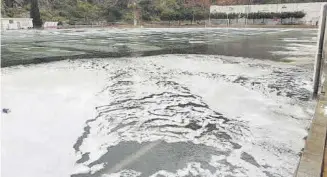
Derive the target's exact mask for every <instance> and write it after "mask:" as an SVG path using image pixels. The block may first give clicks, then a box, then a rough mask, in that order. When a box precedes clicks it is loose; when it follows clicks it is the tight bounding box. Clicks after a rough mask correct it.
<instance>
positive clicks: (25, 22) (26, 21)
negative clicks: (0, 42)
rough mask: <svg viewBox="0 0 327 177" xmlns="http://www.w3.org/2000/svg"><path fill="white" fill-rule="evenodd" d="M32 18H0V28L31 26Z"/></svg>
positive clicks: (12, 28) (13, 28) (15, 28)
mask: <svg viewBox="0 0 327 177" xmlns="http://www.w3.org/2000/svg"><path fill="white" fill-rule="evenodd" d="M32 20H33V19H32V18H1V30H18V29H28V28H33V21H32Z"/></svg>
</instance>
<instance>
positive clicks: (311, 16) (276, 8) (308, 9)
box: [210, 2, 325, 25]
mask: <svg viewBox="0 0 327 177" xmlns="http://www.w3.org/2000/svg"><path fill="white" fill-rule="evenodd" d="M323 4H325V3H324V2H315V3H291V4H261V5H232V6H216V5H213V6H211V7H210V13H217V12H219V13H251V12H295V11H303V12H304V13H306V15H305V17H303V18H302V21H303V22H304V23H306V24H312V25H315V24H316V22H317V21H319V17H320V10H321V6H322V5H323Z"/></svg>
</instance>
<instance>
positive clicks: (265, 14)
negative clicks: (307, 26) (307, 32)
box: [210, 11, 305, 19]
mask: <svg viewBox="0 0 327 177" xmlns="http://www.w3.org/2000/svg"><path fill="white" fill-rule="evenodd" d="M304 16H305V13H304V12H302V11H297V12H282V13H276V12H252V13H248V14H246V13H241V14H236V13H230V14H227V13H214V14H210V17H211V18H213V19H227V17H228V18H229V19H235V18H239V17H241V18H248V19H273V18H282V19H284V18H303V17H304Z"/></svg>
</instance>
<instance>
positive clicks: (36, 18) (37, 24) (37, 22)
mask: <svg viewBox="0 0 327 177" xmlns="http://www.w3.org/2000/svg"><path fill="white" fill-rule="evenodd" d="M30 16H31V18H33V27H34V28H41V27H42V20H41V16H40V10H39V4H38V1H37V0H31V10H30Z"/></svg>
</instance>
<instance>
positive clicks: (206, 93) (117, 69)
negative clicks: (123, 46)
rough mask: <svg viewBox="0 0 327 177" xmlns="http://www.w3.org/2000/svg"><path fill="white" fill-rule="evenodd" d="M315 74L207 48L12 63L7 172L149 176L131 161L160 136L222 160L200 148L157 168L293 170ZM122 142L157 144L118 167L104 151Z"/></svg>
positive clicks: (7, 81)
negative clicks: (178, 162)
mask: <svg viewBox="0 0 327 177" xmlns="http://www.w3.org/2000/svg"><path fill="white" fill-rule="evenodd" d="M117 32H118V31H117ZM310 79H311V73H310V68H308V67H307V66H304V65H303V66H302V65H301V66H296V65H290V64H285V63H277V62H272V61H261V60H254V59H247V58H237V57H224V56H206V55H163V56H152V57H140V58H119V59H110V60H108V59H99V60H97V59H92V60H91V59H89V60H74V61H61V62H55V63H51V64H40V65H31V66H17V67H11V68H4V69H2V92H3V93H4V94H2V106H3V107H4V108H9V109H10V110H11V112H10V113H9V114H3V116H2V123H3V125H4V126H2V130H1V133H2V149H1V151H2V162H3V163H2V165H3V166H2V167H3V170H2V174H3V175H4V176H12V174H13V171H12V170H13V169H14V168H16V167H17V166H19V167H20V170H19V171H15V175H16V176H27V177H35V176H42V177H43V176H44V177H47V176H49V177H50V176H67V175H69V174H71V173H73V174H90V175H92V174H95V173H97V172H99V171H102V170H104V171H108V172H110V173H111V174H108V175H102V176H115V175H116V176H140V175H141V174H142V171H141V170H140V171H138V170H135V171H134V169H133V170H128V169H127V167H128V166H129V165H131V164H133V163H136V162H137V160H136V159H138V158H141V157H144V156H146V155H147V154H148V153H147V152H151V150H152V149H154V148H156V147H158V146H160V144H158V145H157V144H156V142H158V140H161V141H164V142H168V143H171V144H173V143H191V144H193V145H194V146H200V145H202V146H204V147H209V148H212V149H214V150H215V151H218V152H219V153H220V154H218V153H213V152H208V155H209V156H210V157H211V158H208V159H207V161H208V164H209V165H210V166H211V168H214V169H215V170H212V169H209V168H207V167H206V166H204V165H203V163H202V162H201V161H199V160H197V159H196V158H195V159H194V160H193V161H192V160H190V161H189V162H188V163H186V164H184V166H183V165H182V167H181V168H179V169H177V170H167V169H166V170H164V169H163V170H158V171H156V172H154V173H153V174H151V175H153V176H155V175H157V176H159V175H162V176H190V175H200V176H228V175H232V176H251V177H252V176H254V177H255V176H260V177H261V176H269V175H275V176H278V175H279V176H290V175H291V174H292V173H293V172H294V169H295V168H296V164H297V161H298V159H299V156H298V155H297V153H298V152H300V150H301V148H302V147H303V141H302V138H303V137H304V136H305V135H306V131H305V128H306V127H307V126H308V124H309V122H310V117H311V114H312V111H310V110H311V109H312V108H311V107H310V102H308V101H307V100H308V98H309V96H310V90H309V88H310V87H309V86H310V85H311V81H310ZM95 110H96V111H95ZM325 110H326V108H325ZM87 120H88V121H87ZM86 121H87V122H86ZM85 122H86V123H85ZM83 127H84V129H83ZM78 137H79V138H78ZM13 140H15V141H13ZM123 142H137V143H150V144H147V145H145V146H144V147H142V148H140V149H139V150H136V152H135V153H134V154H132V155H131V156H127V157H130V158H125V157H121V159H119V163H117V164H115V165H113V166H111V167H109V166H108V165H107V163H106V161H105V160H103V159H102V161H101V160H100V159H101V157H103V156H104V155H105V154H107V153H110V152H108V148H110V147H116V146H117V145H119V144H120V143H123ZM74 143H75V144H74ZM72 147H74V148H75V152H74V149H72ZM87 154H88V158H84V159H83V158H82V157H83V155H84V156H86V155H87ZM22 159H28V161H25V160H22ZM78 160H80V161H81V162H77V161H78ZM97 161H98V162H97ZM93 162H97V163H94V165H90V164H92V163H93ZM27 163H28V164H29V165H27ZM74 163H76V164H75V169H73V167H72V166H73V164H74ZM140 163H141V162H140ZM87 165H90V167H88V166H87ZM54 167H56V168H54ZM58 169H60V170H58Z"/></svg>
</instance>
